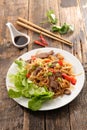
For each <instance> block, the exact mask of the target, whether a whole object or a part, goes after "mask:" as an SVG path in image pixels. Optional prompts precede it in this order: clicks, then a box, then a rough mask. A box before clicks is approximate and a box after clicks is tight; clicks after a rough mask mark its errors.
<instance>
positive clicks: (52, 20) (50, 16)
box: [47, 10, 57, 24]
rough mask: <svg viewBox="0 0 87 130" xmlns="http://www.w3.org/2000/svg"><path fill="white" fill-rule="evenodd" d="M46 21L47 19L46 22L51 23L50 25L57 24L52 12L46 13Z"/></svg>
mask: <svg viewBox="0 0 87 130" xmlns="http://www.w3.org/2000/svg"><path fill="white" fill-rule="evenodd" d="M47 19H48V22H49V23H51V24H56V23H57V18H56V16H55V14H54V11H53V10H49V11H47Z"/></svg>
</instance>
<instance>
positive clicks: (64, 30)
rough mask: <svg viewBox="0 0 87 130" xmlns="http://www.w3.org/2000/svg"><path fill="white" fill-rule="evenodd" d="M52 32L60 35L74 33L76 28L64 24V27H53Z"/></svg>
mask: <svg viewBox="0 0 87 130" xmlns="http://www.w3.org/2000/svg"><path fill="white" fill-rule="evenodd" d="M52 31H53V32H58V33H60V34H66V33H68V32H73V31H74V27H73V26H72V25H69V24H66V23H64V24H63V25H62V26H57V25H54V26H52Z"/></svg>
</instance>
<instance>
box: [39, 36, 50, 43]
mask: <svg viewBox="0 0 87 130" xmlns="http://www.w3.org/2000/svg"><path fill="white" fill-rule="evenodd" d="M40 40H41V41H42V43H43V44H45V45H48V43H47V41H46V40H45V38H44V37H43V36H42V35H40Z"/></svg>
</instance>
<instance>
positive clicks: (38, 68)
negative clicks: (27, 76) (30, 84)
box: [33, 67, 42, 76]
mask: <svg viewBox="0 0 87 130" xmlns="http://www.w3.org/2000/svg"><path fill="white" fill-rule="evenodd" d="M41 70H42V68H41V67H37V68H36V69H35V71H34V73H33V75H34V76H36V75H37V74H38V73H39V72H40V71H41Z"/></svg>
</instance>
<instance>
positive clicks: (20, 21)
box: [17, 17, 73, 46]
mask: <svg viewBox="0 0 87 130" xmlns="http://www.w3.org/2000/svg"><path fill="white" fill-rule="evenodd" d="M17 24H18V25H20V26H22V27H24V28H26V29H30V30H32V31H34V32H37V33H40V34H42V35H44V36H47V37H50V38H52V39H54V40H57V41H59V42H61V43H64V44H67V45H70V46H72V45H73V44H72V43H71V42H70V41H68V40H66V39H64V38H62V37H60V36H58V35H56V34H54V33H52V32H50V31H48V30H46V29H44V28H42V27H40V26H38V25H36V24H33V23H31V22H30V21H27V20H26V19H23V18H20V17H19V18H18V20H17Z"/></svg>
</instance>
